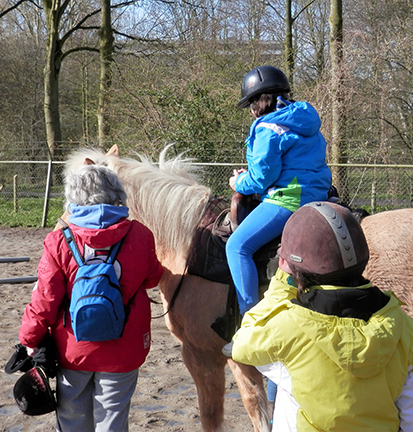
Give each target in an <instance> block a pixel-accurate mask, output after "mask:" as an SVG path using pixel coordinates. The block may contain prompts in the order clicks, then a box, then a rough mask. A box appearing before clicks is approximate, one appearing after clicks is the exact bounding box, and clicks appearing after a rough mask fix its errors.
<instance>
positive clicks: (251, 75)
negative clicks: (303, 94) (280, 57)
mask: <svg viewBox="0 0 413 432" xmlns="http://www.w3.org/2000/svg"><path fill="white" fill-rule="evenodd" d="M289 92H290V83H289V82H288V78H287V77H286V76H285V74H284V72H282V71H281V70H280V69H277V68H275V67H273V66H259V67H257V68H255V69H253V70H252V71H250V72H248V73H247V75H245V78H244V80H243V81H242V86H241V100H240V101H239V102H238V105H237V106H238V108H247V107H248V106H249V105H250V100H251V98H253V97H254V96H258V95H261V94H263V93H268V94H272V93H280V95H282V94H283V93H289Z"/></svg>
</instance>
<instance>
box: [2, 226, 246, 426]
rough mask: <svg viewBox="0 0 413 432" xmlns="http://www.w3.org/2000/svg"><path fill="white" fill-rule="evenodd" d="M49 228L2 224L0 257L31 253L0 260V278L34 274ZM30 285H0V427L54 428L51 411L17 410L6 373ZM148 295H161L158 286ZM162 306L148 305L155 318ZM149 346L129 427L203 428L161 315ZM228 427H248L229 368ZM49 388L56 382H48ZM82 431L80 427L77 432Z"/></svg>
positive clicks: (186, 375)
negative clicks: (24, 259) (13, 260)
mask: <svg viewBox="0 0 413 432" xmlns="http://www.w3.org/2000/svg"><path fill="white" fill-rule="evenodd" d="M49 231H50V230H48V229H23V228H5V227H0V257H30V261H29V262H22V263H15V264H4V263H3V264H2V263H0V279H4V278H13V277H21V276H35V275H36V269H37V265H38V263H39V260H40V257H41V254H42V242H43V239H44V238H45V237H46V235H47V233H48V232H49ZM32 287H33V284H3V285H0V381H1V385H0V432H23V431H24V432H34V431H36V432H49V431H54V430H55V427H54V425H55V419H54V414H53V413H51V414H47V415H44V416H38V417H30V416H26V415H24V414H22V413H21V411H19V409H18V408H17V406H16V404H15V402H14V399H13V393H12V391H13V386H14V383H15V382H16V380H17V379H18V378H19V376H20V373H16V374H12V375H7V374H6V373H5V372H4V366H5V364H6V363H7V360H8V359H9V358H10V356H11V355H12V353H13V352H14V349H13V347H14V345H15V344H17V343H18V330H19V327H20V322H21V317H22V314H23V310H24V307H25V305H26V304H27V303H28V302H29V301H30V295H31V290H32ZM150 295H151V297H152V298H153V299H154V300H160V298H159V293H158V291H157V290H156V289H155V290H151V292H150ZM162 312H163V311H162V307H161V306H159V305H153V306H152V315H153V316H154V317H156V316H158V315H160V314H161V313H162ZM152 339H153V341H152V348H151V351H150V353H149V355H148V357H147V360H146V363H145V364H144V365H143V366H142V367H141V370H140V375H139V380H138V385H137V388H136V391H135V394H134V396H133V398H132V403H131V410H130V417H129V418H130V422H129V425H130V429H129V430H130V431H131V432H137V431H143V430H158V431H164V432H172V431H185V432H196V431H201V430H202V428H201V423H200V417H199V409H198V401H197V396H196V389H195V386H194V383H193V380H192V378H191V376H190V375H189V372H188V371H187V369H186V367H185V365H184V364H183V361H182V359H181V355H180V344H179V342H178V341H177V340H176V339H175V338H174V337H172V336H171V334H170V333H169V331H168V329H167V328H166V326H165V322H164V320H163V318H161V319H153V320H152ZM226 374H227V383H226V389H227V392H226V398H225V412H226V415H225V417H226V432H231V431H232V432H251V431H252V430H253V428H252V426H251V423H250V420H249V418H248V416H247V414H246V412H245V410H244V407H243V405H242V402H241V399H240V395H239V392H238V389H237V386H236V383H235V381H234V379H233V377H232V375H231V373H230V371H229V369H227V372H226ZM51 384H52V387H53V386H54V381H53V380H52V381H51ZM76 432H81V431H76Z"/></svg>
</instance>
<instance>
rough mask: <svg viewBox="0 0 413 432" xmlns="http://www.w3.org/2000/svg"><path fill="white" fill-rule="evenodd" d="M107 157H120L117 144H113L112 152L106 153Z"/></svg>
mask: <svg viewBox="0 0 413 432" xmlns="http://www.w3.org/2000/svg"><path fill="white" fill-rule="evenodd" d="M106 156H119V147H118V146H117V144H113V146H112V147H111V148H110V150H109V151H108V152H107V153H106Z"/></svg>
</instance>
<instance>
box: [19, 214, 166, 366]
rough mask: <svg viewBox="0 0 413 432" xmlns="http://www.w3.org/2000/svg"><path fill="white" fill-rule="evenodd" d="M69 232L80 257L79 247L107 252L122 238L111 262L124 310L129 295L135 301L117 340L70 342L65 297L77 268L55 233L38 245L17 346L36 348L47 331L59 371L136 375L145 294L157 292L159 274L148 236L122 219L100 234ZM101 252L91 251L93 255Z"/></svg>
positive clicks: (146, 332)
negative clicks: (34, 280) (114, 262)
mask: <svg viewBox="0 0 413 432" xmlns="http://www.w3.org/2000/svg"><path fill="white" fill-rule="evenodd" d="M70 228H71V230H72V232H73V235H74V238H75V241H76V243H77V245H78V246H79V249H80V251H81V252H82V253H84V246H85V244H86V245H87V246H89V247H90V248H92V249H95V250H96V249H102V248H107V247H108V246H111V245H113V244H115V243H116V242H118V241H119V240H120V239H121V238H122V237H124V236H125V235H126V237H125V240H124V242H123V244H122V247H121V249H120V252H119V254H118V257H117V262H118V263H119V265H120V270H121V276H120V279H119V282H120V286H121V290H122V294H123V302H124V304H126V303H127V302H128V301H129V300H130V298H131V297H132V296H133V295H134V294H135V292H136V295H135V297H134V299H133V302H132V304H131V312H130V315H129V319H128V322H127V324H126V326H125V330H124V332H123V335H122V337H120V338H119V339H116V340H111V341H105V342H76V339H75V337H74V335H73V330H72V327H71V322H70V313H69V308H68V305H69V303H68V302H67V300H66V299H67V298H69V299H70V297H71V293H72V287H73V283H74V278H75V275H76V271H77V269H78V267H77V264H76V262H75V260H74V258H73V257H72V254H71V252H70V250H69V247H68V246H67V245H66V242H65V239H64V237H63V233H62V232H61V231H60V230H59V231H54V232H51V233H50V234H48V235H47V237H46V239H45V240H44V251H43V256H42V258H41V260H40V263H39V267H38V282H37V286H36V287H35V289H34V291H33V293H32V298H31V303H29V304H28V305H27V306H26V309H25V311H24V315H23V320H22V325H21V328H20V332H19V339H20V342H21V343H22V344H23V345H26V346H27V347H30V348H34V347H36V346H37V345H38V344H39V342H40V341H41V340H42V339H43V337H44V336H45V334H46V332H47V330H48V328H49V327H50V328H51V333H52V336H53V337H54V339H55V342H56V345H57V350H58V361H59V365H60V366H61V367H63V368H66V369H72V370H82V371H92V372H112V373H114V372H129V371H131V370H134V369H137V368H138V367H140V366H141V365H142V363H143V362H144V361H145V358H146V356H147V355H148V352H149V348H150V341H151V334H150V321H151V310H150V302H149V298H148V296H147V294H146V289H148V288H153V287H155V286H157V284H158V282H159V280H160V278H161V276H162V273H163V268H162V266H161V264H160V263H159V261H158V259H157V257H156V253H155V245H154V239H153V235H152V232H151V231H150V230H149V229H148V228H146V227H145V226H144V225H142V224H140V223H139V222H137V221H130V220H127V219H121V220H120V221H119V222H118V223H116V224H114V225H111V226H110V227H108V228H105V229H91V228H82V227H79V226H76V225H73V224H70ZM107 252H108V251H107V250H105V251H101V252H93V251H92V253H97V254H99V253H105V254H107ZM63 315H65V318H66V319H65V325H64V319H63Z"/></svg>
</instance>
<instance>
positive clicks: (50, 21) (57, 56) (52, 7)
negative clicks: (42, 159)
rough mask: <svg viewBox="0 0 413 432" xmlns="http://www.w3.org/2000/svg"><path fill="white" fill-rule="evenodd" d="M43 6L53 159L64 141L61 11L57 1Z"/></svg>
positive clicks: (47, 117) (48, 0)
mask: <svg viewBox="0 0 413 432" xmlns="http://www.w3.org/2000/svg"><path fill="white" fill-rule="evenodd" d="M42 5H43V9H44V14H45V19H46V25H47V44H46V64H45V67H44V105H43V108H44V116H45V125H46V139H47V145H48V147H49V151H50V155H51V157H52V158H53V157H54V156H55V150H56V144H60V143H61V141H62V133H61V128H60V114H59V73H60V65H61V61H62V51H61V42H60V39H59V32H58V26H59V17H60V14H61V10H60V6H59V2H58V1H57V0H42Z"/></svg>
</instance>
